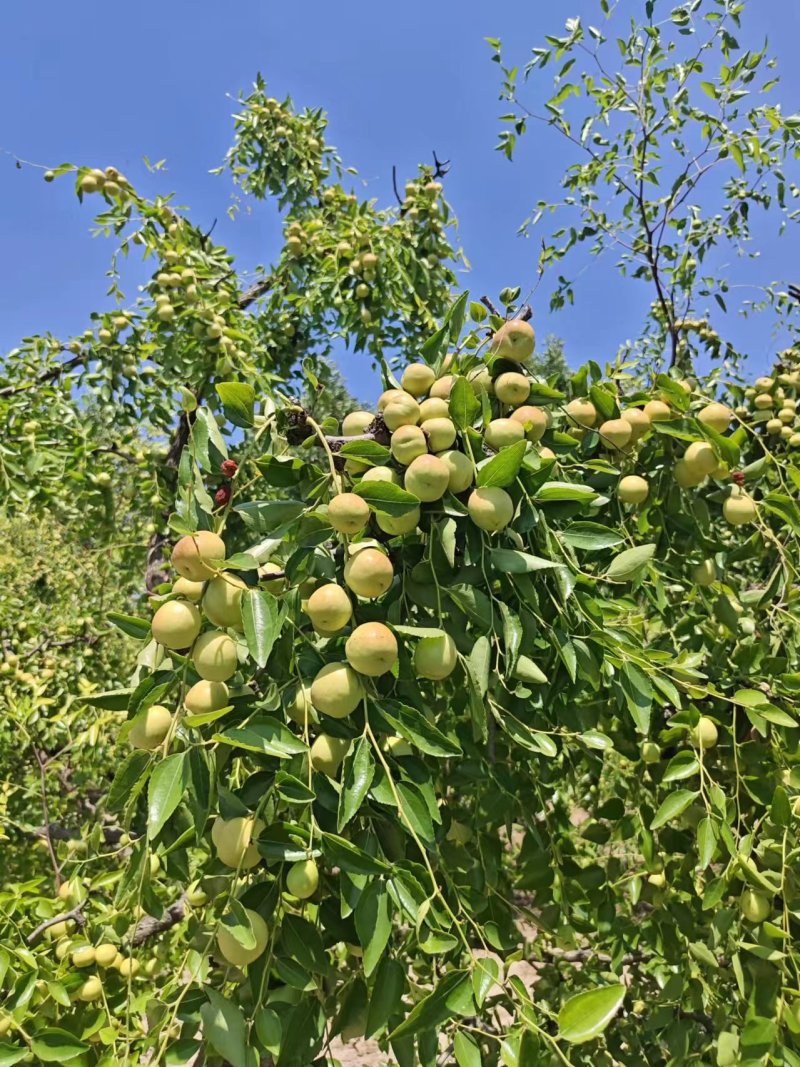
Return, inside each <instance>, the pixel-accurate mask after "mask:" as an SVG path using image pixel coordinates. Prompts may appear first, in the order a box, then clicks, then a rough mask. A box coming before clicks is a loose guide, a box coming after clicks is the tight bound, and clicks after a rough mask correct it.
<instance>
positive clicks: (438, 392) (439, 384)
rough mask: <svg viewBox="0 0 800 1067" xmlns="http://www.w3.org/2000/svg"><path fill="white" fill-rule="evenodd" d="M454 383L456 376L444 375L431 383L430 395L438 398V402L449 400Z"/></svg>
mask: <svg viewBox="0 0 800 1067" xmlns="http://www.w3.org/2000/svg"><path fill="white" fill-rule="evenodd" d="M455 383H456V376H455V375H454V374H445V375H444V376H443V377H442V378H437V379H436V381H435V382H434V383H433V385H432V386H431V388H430V395H431V396H432V397H438V398H439V399H440V400H449V399H450V393H451V392H452V391H453V386H454V385H455Z"/></svg>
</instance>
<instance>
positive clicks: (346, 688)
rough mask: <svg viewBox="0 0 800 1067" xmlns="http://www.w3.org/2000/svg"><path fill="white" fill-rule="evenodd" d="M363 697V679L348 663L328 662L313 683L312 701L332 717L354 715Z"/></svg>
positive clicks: (342, 717)
mask: <svg viewBox="0 0 800 1067" xmlns="http://www.w3.org/2000/svg"><path fill="white" fill-rule="evenodd" d="M363 698H364V688H363V686H362V684H361V679H360V678H359V677H358V675H357V674H356V672H355V671H354V670H353V669H352V667H351V666H350V665H349V664H348V663H326V664H325V666H324V667H323V668H322V670H321V671H319V673H318V674H317V676H316V678H315V679H314V681H313V682H312V683H311V703H312V704H313V705H314V707H315V708H316V709H317V711H321V712H322V714H323V715H330V717H331V718H332V719H344V718H346V717H347V716H348V715H352V713H353V712H354V711H355V710H356V708H357V707H358V705H359V704H360V703H361V701H362V700H363Z"/></svg>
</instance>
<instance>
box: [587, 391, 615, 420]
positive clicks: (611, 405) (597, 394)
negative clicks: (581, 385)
mask: <svg viewBox="0 0 800 1067" xmlns="http://www.w3.org/2000/svg"><path fill="white" fill-rule="evenodd" d="M589 399H590V400H591V401H592V403H593V404H594V406H595V407H596V408H597V410H598V411H599V412H600V414H601V415H602V417H603V419H604V420H605V419H613V418H614V415H615V414H616V411H617V399H616V397H615V396H614V394H613V393H610V392H609V391H608V389H604V388H603V387H602V385H593V386H591V388H590V389H589Z"/></svg>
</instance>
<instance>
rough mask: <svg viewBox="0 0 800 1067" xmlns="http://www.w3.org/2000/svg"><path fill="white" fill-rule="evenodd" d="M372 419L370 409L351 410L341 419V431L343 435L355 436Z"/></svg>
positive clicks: (370, 422)
mask: <svg viewBox="0 0 800 1067" xmlns="http://www.w3.org/2000/svg"><path fill="white" fill-rule="evenodd" d="M399 391H400V390H399V389H398V392H399ZM374 421H375V416H374V415H373V414H372V412H371V411H351V412H350V414H349V415H345V417H344V419H343V420H342V433H343V434H344V436H345V437H357V436H358V435H359V434H361V433H364V432H365V431H366V429H367V427H368V426H370V425H371V424H372V423H373V422H374Z"/></svg>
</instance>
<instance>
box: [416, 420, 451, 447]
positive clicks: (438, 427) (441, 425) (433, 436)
mask: <svg viewBox="0 0 800 1067" xmlns="http://www.w3.org/2000/svg"><path fill="white" fill-rule="evenodd" d="M423 430H424V432H425V433H426V434H427V437H428V447H429V448H430V450H431V452H444V450H445V449H447V448H450V447H451V446H452V445H453V443H454V442H455V439H456V428H455V425H454V424H453V422H452V420H451V419H441V418H435V419H428V421H427V422H426V423H425V425H424V426H423Z"/></svg>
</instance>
